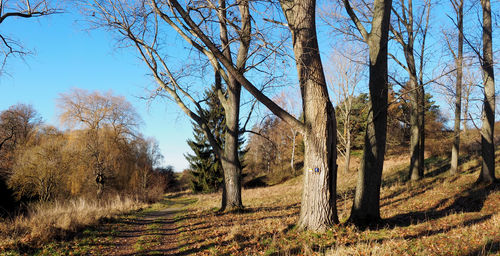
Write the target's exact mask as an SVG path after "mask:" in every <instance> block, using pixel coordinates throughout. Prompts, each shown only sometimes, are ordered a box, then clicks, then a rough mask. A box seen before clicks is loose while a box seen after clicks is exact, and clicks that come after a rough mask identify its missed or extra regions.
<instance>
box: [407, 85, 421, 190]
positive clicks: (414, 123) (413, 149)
mask: <svg viewBox="0 0 500 256" xmlns="http://www.w3.org/2000/svg"><path fill="white" fill-rule="evenodd" d="M415 78H416V77H414V76H412V78H411V79H410V83H411V84H412V85H411V87H410V88H411V90H412V91H411V99H410V102H411V104H410V106H411V110H410V111H411V112H410V126H411V136H410V175H409V176H410V179H411V180H419V179H421V178H422V177H421V176H420V173H421V172H420V169H421V164H422V163H421V162H420V142H421V140H420V135H421V134H422V133H421V126H420V106H419V105H420V95H419V94H420V93H419V88H418V85H417V81H416V79H415Z"/></svg>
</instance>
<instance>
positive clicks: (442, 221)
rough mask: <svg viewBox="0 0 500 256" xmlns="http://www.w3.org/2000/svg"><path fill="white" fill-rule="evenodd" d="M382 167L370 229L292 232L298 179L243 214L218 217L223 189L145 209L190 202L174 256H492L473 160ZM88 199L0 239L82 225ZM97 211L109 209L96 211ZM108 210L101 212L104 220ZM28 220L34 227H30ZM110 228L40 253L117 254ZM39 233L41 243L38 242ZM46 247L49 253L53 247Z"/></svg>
mask: <svg viewBox="0 0 500 256" xmlns="http://www.w3.org/2000/svg"><path fill="white" fill-rule="evenodd" d="M384 166H385V169H384V172H383V182H382V189H381V202H380V204H381V214H382V218H383V219H384V220H383V222H382V223H380V224H379V225H378V226H377V227H372V228H371V229H366V230H360V229H358V228H357V227H355V226H353V225H348V224H340V225H336V226H334V227H332V228H331V229H329V230H327V231H326V232H324V233H314V232H309V231H299V230H297V229H296V227H295V224H296V223H297V220H298V217H299V211H300V201H301V193H302V177H297V178H294V179H291V180H289V181H287V182H285V183H283V184H280V185H276V186H271V187H265V188H255V189H244V190H243V191H242V198H243V204H244V205H245V210H244V211H243V212H242V213H225V214H219V213H217V211H216V210H217V208H218V207H219V204H220V195H219V194H203V195H192V194H187V193H177V194H175V195H173V194H172V195H168V196H167V197H166V198H168V200H166V201H168V204H165V203H164V204H162V205H159V206H158V207H157V208H154V207H152V208H151V209H149V210H148V212H150V213H151V214H153V215H154V214H155V211H157V210H159V209H160V208H161V209H163V208H165V207H169V206H172V205H175V204H176V202H177V203H182V205H188V204H189V206H188V207H187V208H186V209H187V210H186V211H184V212H181V213H179V215H178V216H176V217H175V218H174V219H175V224H172V225H175V232H173V233H175V234H176V235H173V236H174V237H171V238H172V240H171V241H175V239H177V242H176V244H175V246H174V247H175V250H174V251H172V252H175V253H178V254H179V255H490V254H493V255H495V254H496V255H498V253H499V251H500V190H499V185H498V184H497V185H494V186H479V185H476V184H475V181H476V179H477V177H478V172H479V162H478V160H477V159H476V158H474V157H467V158H463V159H462V165H461V166H462V172H461V173H460V174H459V175H457V176H449V175H448V173H447V170H448V159H446V158H438V157H432V158H428V159H427V160H426V168H427V170H426V177H425V178H424V179H422V180H420V181H417V182H413V181H408V180H407V168H408V167H407V166H408V156H407V155H400V156H397V157H394V156H393V157H390V158H389V159H388V160H387V161H386V162H385V164H384ZM497 166H498V167H499V168H498V169H497V174H496V175H497V177H499V176H500V151H498V152H497ZM356 179H357V174H356V173H355V172H349V173H339V179H338V196H337V208H338V212H339V217H340V219H341V221H344V220H345V219H347V218H348V216H349V213H350V209H351V206H352V201H353V194H354V188H355V183H356ZM82 204H83V205H82ZM85 204H88V203H87V202H84V203H80V204H79V203H77V202H75V206H73V207H70V208H71V209H73V210H68V213H57V214H55V213H54V214H53V217H50V216H52V215H50V214H49V213H50V212H51V211H47V210H46V211H44V210H40V212H41V213H42V212H48V213H45V215H43V214H40V216H39V217H37V218H38V220H37V219H35V218H34V217H32V218H33V219H32V220H31V221H32V222H31V223H29V221H28V218H27V219H26V220H24V221H19V223H24V224H22V225H21V226H19V228H16V227H15V225H19V224H15V223H16V222H13V224H11V225H12V227H10V229H9V230H10V231H8V230H7V229H8V228H7V225H5V226H2V230H4V231H2V232H3V233H2V234H4V235H3V236H5V234H6V233H8V232H13V231H15V230H18V231H16V232H18V233H21V234H20V235H18V236H17V237H30V236H31V239H34V237H33V235H32V233H33V234H37V233H36V232H35V230H37V229H38V230H42V231H43V230H44V228H46V227H44V226H46V225H47V223H48V224H50V225H52V229H56V230H59V229H62V227H66V230H70V231H71V230H76V229H77V228H73V229H72V228H70V227H77V226H78V225H79V224H74V223H73V222H72V221H64V218H62V217H61V216H63V215H64V214H66V215H68V216H71V213H70V212H78V213H79V212H80V211H82V212H83V211H84V210H83V208H92V207H88V206H86V205H85ZM77 205H82V206H78V207H77ZM96 207H102V206H96ZM56 208H57V207H55V206H54V209H56ZM61 208H64V207H61ZM110 208H114V209H116V208H117V207H110ZM125 208H127V207H124V208H123V210H124V211H126V210H125ZM87 210H88V209H85V211H87ZM89 211H90V213H89V214H88V215H89V216H91V220H90V221H88V222H92V221H93V222H94V223H96V222H98V220H97V218H95V216H96V214H98V213H92V212H91V210H89ZM54 212H56V211H55V210H54ZM62 212H64V211H62ZM99 212H100V213H99V214H101V213H103V212H105V211H104V210H102V209H100V210H99ZM79 214H80V213H79ZM82 215H84V214H82ZM111 215H113V214H112V213H110V214H109V215H101V218H102V217H106V216H111ZM33 216H36V214H33ZM47 216H49V217H47ZM92 216H94V217H92ZM51 218H52V220H50V219H51ZM92 218H93V219H92ZM131 218H132V219H137V218H136V217H131ZM41 219H43V220H41ZM70 219H71V218H70ZM82 219H85V218H83V217H82ZM37 221H40V223H36V222H37ZM136 222H140V221H138V220H136ZM42 223H45V224H42ZM29 225H35V226H39V227H38V228H33V229H32V230H29V232H27V229H28V226H29ZM106 225H107V226H108V228H107V229H108V231H106V232H107V233H106V232H104V233H102V234H107V235H104V236H105V237H104V241H105V242H99V241H101V240H99V239H100V238H99V239H97V238H96V239H94V240H92V241H94V242H91V243H89V242H82V239H87V238H85V236H83V238H82V237H77V238H75V240H73V241H70V242H69V243H71V245H69V246H68V245H64V243H60V244H54V243H52V245H50V244H49V245H47V244H44V245H42V247H43V248H41V250H44V249H47V248H49V249H51V248H52V249H53V248H56V247H57V248H58V249H57V250H54V251H53V252H54V253H52V254H57V255H64V254H67V253H69V252H73V251H75V250H77V249H81V247H82V245H85V246H87V247H88V248H84V249H85V250H82V251H84V252H93V251H99V252H103V251H104V252H108V253H111V254H113V253H112V251H107V250H108V249H109V248H108V249H99V248H101V246H105V245H103V243H104V244H106V243H107V244H110V245H111V246H114V245H115V244H117V241H118V240H117V239H118V238H116V237H117V236H116V235H120V236H123V234H115V233H117V232H119V230H121V228H120V227H121V226H116V225H123V224H119V223H116V222H109V223H107V224H106ZM23 228H24V230H23ZM122 228H125V229H126V230H125V231H127V232H128V233H126V234H130V230H129V229H128V226H124V227H122ZM117 230H118V231H117ZM55 233H57V232H52V234H55ZM90 233H91V235H93V234H94V233H92V232H90ZM99 234H101V233H99ZM38 235H39V236H40V234H39V233H38ZM175 236H176V237H175ZM36 239H40V240H39V241H43V239H41V238H36ZM45 239H47V238H45ZM141 241H142V240H141ZM51 246H53V247H51ZM59 247H60V248H59ZM160 247H161V246H160ZM65 248H66V249H65ZM67 248H70V249H67ZM105 248H106V247H105ZM49 249H47V251H48V252H51V251H50V250H49ZM109 250H111V249H109ZM161 252H162V251H161V250H160V251H159V254H161ZM83 254H86V253H83ZM87 254H88V253H87Z"/></svg>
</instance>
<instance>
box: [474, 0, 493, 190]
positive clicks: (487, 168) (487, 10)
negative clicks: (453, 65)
mask: <svg viewBox="0 0 500 256" xmlns="http://www.w3.org/2000/svg"><path fill="white" fill-rule="evenodd" d="M481 6H482V8H483V61H482V65H481V67H482V69H483V84H484V103H483V116H482V119H483V120H482V121H483V126H482V128H481V156H482V158H483V162H482V167H481V173H480V175H479V178H478V182H484V183H493V182H495V181H496V178H495V141H494V139H495V137H494V132H495V79H494V69H493V47H492V44H493V42H492V41H493V38H492V26H491V4H490V0H481Z"/></svg>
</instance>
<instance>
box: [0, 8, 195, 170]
mask: <svg viewBox="0 0 500 256" xmlns="http://www.w3.org/2000/svg"><path fill="white" fill-rule="evenodd" d="M77 20H82V17H81V16H79V15H76V14H72V13H63V14H57V15H53V16H48V17H42V18H38V19H10V20H9V19H7V20H6V21H5V22H4V23H2V24H1V27H0V29H1V32H2V34H4V35H8V36H10V37H11V38H15V39H16V40H18V41H19V42H21V43H22V44H23V46H24V47H25V48H26V49H28V50H30V51H32V52H33V53H34V54H32V55H30V56H27V57H26V58H25V59H24V61H23V60H21V59H19V58H10V59H9V60H8V63H7V66H6V68H5V71H6V72H7V74H4V75H2V76H0V90H1V93H0V110H4V109H7V108H8V107H9V106H11V105H13V104H16V103H27V104H32V105H33V106H34V108H35V109H36V110H37V111H38V112H39V113H40V115H41V116H42V118H43V119H44V120H45V122H46V123H49V124H53V125H59V122H58V117H57V110H56V99H57V98H58V97H59V94H60V93H63V92H68V91H69V90H70V89H71V88H73V87H78V88H83V89H87V90H90V91H92V90H101V91H108V90H112V91H113V92H114V93H115V94H117V95H123V96H125V97H126V98H127V99H128V100H129V101H130V102H131V103H132V104H133V105H134V106H135V108H136V110H137V111H138V112H139V114H140V115H141V117H142V119H143V120H144V123H143V125H142V127H141V129H140V130H141V132H142V133H143V134H144V135H145V136H147V137H155V138H156V139H157V140H158V141H159V144H160V149H161V151H162V153H163V155H164V157H165V159H164V164H165V165H173V166H174V168H175V170H176V171H182V170H183V169H185V168H187V167H188V163H187V161H186V160H185V159H184V156H183V154H184V153H185V152H188V151H189V147H188V146H187V144H186V142H185V141H186V139H187V138H189V137H191V124H190V122H189V120H188V119H187V117H185V116H184V115H183V114H181V113H180V112H179V111H178V107H177V106H175V105H173V104H172V103H169V102H166V101H163V100H156V101H154V102H149V103H148V101H146V100H143V99H139V97H146V96H148V92H147V90H146V89H145V88H147V87H149V88H151V87H152V86H154V84H152V82H151V80H150V79H149V78H148V77H147V70H146V69H145V68H144V66H143V64H142V63H141V62H140V60H139V59H138V58H137V57H136V52H135V50H134V49H117V48H116V46H115V45H114V40H113V38H112V36H111V34H109V33H108V32H106V31H103V30H91V31H88V30H85V26H84V25H83V24H82V22H78V23H77V22H76V21H77Z"/></svg>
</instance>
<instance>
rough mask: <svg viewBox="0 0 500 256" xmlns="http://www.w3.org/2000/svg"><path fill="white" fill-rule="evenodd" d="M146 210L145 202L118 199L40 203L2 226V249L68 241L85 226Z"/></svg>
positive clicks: (0, 243) (0, 237) (0, 242)
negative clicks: (122, 214)
mask: <svg viewBox="0 0 500 256" xmlns="http://www.w3.org/2000/svg"><path fill="white" fill-rule="evenodd" d="M140 207H144V204H143V203H140V202H139V201H137V200H132V199H130V198H126V197H120V196H115V197H113V198H109V199H107V200H102V201H97V200H85V199H75V200H70V201H66V202H60V201H56V202H52V203H45V204H42V203H39V204H34V205H32V206H31V207H30V209H29V212H28V213H27V214H26V215H24V216H18V217H16V218H14V219H11V220H4V221H2V222H1V223H0V250H1V249H2V248H3V249H6V248H13V247H24V246H33V245H40V244H43V243H46V242H48V241H50V240H52V239H54V238H65V237H67V236H68V235H69V234H73V233H75V232H77V231H79V230H80V229H82V228H83V227H86V226H89V225H96V224H97V223H99V221H100V220H102V219H104V218H112V217H113V216H116V215H117V214H121V213H124V212H129V211H131V210H134V209H138V208H140Z"/></svg>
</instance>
